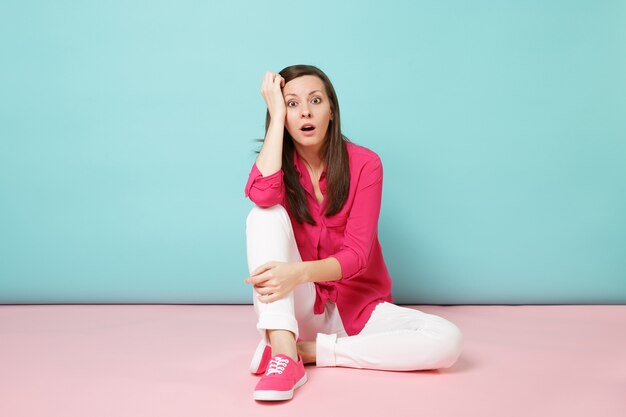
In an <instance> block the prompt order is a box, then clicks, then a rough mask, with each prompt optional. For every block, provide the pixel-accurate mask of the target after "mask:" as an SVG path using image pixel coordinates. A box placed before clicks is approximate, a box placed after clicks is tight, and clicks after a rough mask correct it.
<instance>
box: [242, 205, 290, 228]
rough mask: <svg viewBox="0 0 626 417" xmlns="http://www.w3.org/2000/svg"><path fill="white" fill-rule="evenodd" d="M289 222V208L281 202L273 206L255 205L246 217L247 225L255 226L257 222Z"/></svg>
mask: <svg viewBox="0 0 626 417" xmlns="http://www.w3.org/2000/svg"><path fill="white" fill-rule="evenodd" d="M285 222H289V214H287V210H285V208H284V207H283V206H281V205H280V204H276V205H274V206H271V207H260V206H256V205H255V206H254V207H252V209H251V210H250V213H248V217H247V218H246V225H247V227H251V226H254V225H256V224H262V225H265V226H267V225H268V224H272V223H278V224H284V223H285Z"/></svg>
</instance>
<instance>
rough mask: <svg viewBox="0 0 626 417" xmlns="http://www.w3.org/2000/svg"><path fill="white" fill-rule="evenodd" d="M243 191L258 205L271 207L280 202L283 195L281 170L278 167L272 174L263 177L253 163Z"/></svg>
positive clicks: (283, 186) (283, 187)
mask: <svg viewBox="0 0 626 417" xmlns="http://www.w3.org/2000/svg"><path fill="white" fill-rule="evenodd" d="M244 193H245V195H246V197H248V198H250V200H252V202H253V203H254V204H256V205H257V206H260V207H271V206H274V205H276V204H281V203H282V202H283V198H284V196H285V184H284V182H283V170H282V169H279V170H278V171H276V172H275V173H273V174H272V175H268V176H267V177H264V176H263V174H261V171H259V168H258V167H257V166H256V163H254V164H253V165H252V169H251V170H250V175H249V176H248V182H247V183H246V188H245V190H244Z"/></svg>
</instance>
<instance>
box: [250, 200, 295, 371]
mask: <svg viewBox="0 0 626 417" xmlns="http://www.w3.org/2000/svg"><path fill="white" fill-rule="evenodd" d="M246 243H247V254H248V269H249V272H250V273H252V271H254V270H255V269H256V268H257V267H259V266H260V265H262V264H264V263H265V262H269V261H278V262H300V261H301V258H300V253H299V252H298V248H297V245H296V242H295V238H294V236H293V230H292V227H291V221H290V220H289V216H288V214H287V212H286V210H285V209H284V208H283V207H282V206H280V205H276V206H273V207H269V208H261V207H258V206H255V207H253V208H252V210H250V213H249V214H248V217H247V219H246ZM257 297H258V293H257V291H256V290H253V302H254V309H255V311H256V313H257V316H258V322H257V329H258V330H259V332H260V333H261V335H262V336H263V338H264V339H265V341H266V342H267V343H268V344H271V345H272V355H273V356H274V355H276V354H278V353H283V354H286V355H287V356H290V357H292V358H294V359H297V353H296V339H297V337H298V322H297V321H296V316H295V307H294V294H293V292H292V293H290V294H288V295H287V296H285V297H284V298H282V299H280V300H277V301H275V302H273V303H269V304H268V303H261V302H259V301H258V299H257Z"/></svg>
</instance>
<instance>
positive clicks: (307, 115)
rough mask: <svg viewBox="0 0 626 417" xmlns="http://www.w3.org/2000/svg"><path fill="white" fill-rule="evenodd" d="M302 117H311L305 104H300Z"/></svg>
mask: <svg viewBox="0 0 626 417" xmlns="http://www.w3.org/2000/svg"><path fill="white" fill-rule="evenodd" d="M302 117H311V111H310V110H309V108H308V107H307V106H306V105H303V106H302Z"/></svg>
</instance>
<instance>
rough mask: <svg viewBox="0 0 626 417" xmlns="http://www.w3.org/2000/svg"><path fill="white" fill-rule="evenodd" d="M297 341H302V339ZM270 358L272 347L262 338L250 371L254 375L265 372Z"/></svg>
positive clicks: (253, 357)
mask: <svg viewBox="0 0 626 417" xmlns="http://www.w3.org/2000/svg"><path fill="white" fill-rule="evenodd" d="M297 341H298V342H300V341H302V339H298V340H297ZM270 359H272V347H271V346H270V345H268V344H267V343H265V340H263V339H261V341H260V342H259V344H258V346H257V347H256V350H255V351H254V355H253V356H252V361H251V362H250V368H249V369H250V373H252V374H254V375H261V374H264V373H265V371H267V365H269V363H270Z"/></svg>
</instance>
